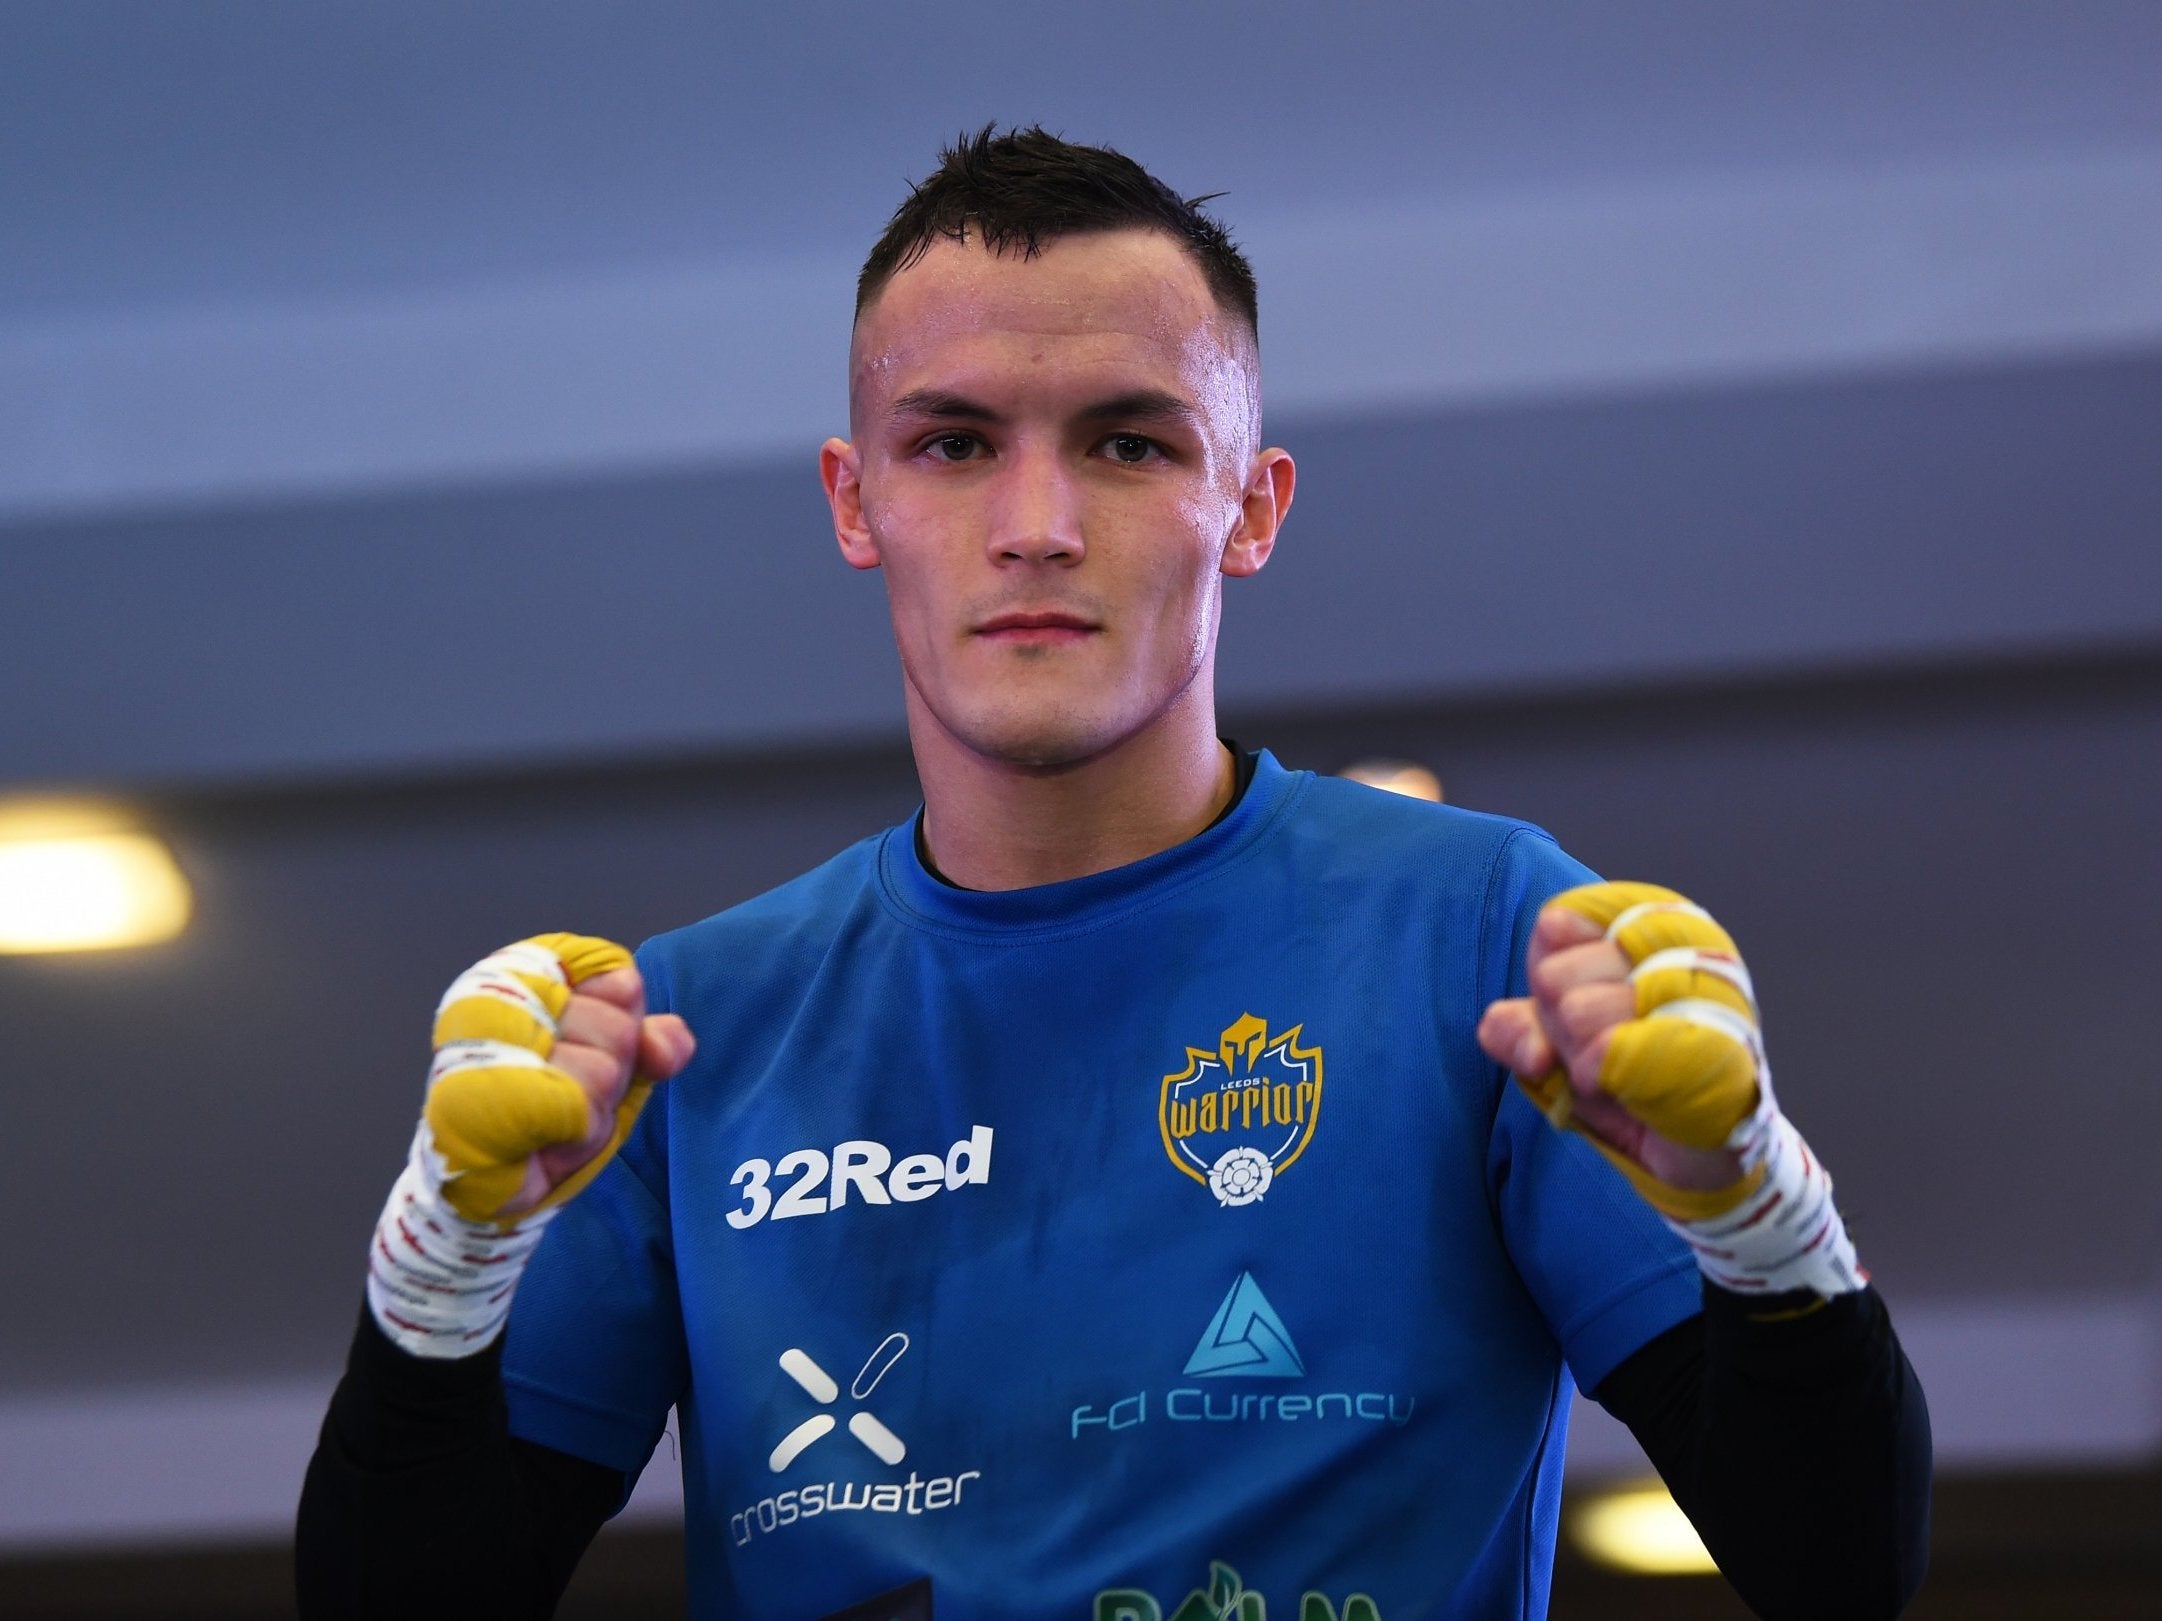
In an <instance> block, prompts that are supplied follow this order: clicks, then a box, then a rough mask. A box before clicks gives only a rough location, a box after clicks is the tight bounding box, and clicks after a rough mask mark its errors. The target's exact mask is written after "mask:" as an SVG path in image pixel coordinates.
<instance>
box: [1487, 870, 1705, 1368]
mask: <svg viewBox="0 0 2162 1621" xmlns="http://www.w3.org/2000/svg"><path fill="white" fill-rule="evenodd" d="M1597 877H1598V875H1597V874H1596V873H1594V872H1592V871H1591V870H1590V869H1589V868H1588V867H1586V866H1584V865H1583V864H1582V863H1581V862H1578V861H1575V860H1572V859H1571V858H1570V857H1568V856H1566V855H1564V854H1563V853H1562V852H1561V851H1560V850H1559V849H1558V848H1556V846H1555V844H1554V841H1553V840H1552V839H1550V838H1548V837H1547V836H1546V835H1545V834H1544V833H1541V832H1540V831H1539V830H1538V829H1536V828H1530V827H1519V828H1516V829H1514V830H1513V831H1512V832H1511V833H1510V834H1509V835H1508V836H1507V838H1506V839H1505V841H1504V843H1503V845H1502V848H1501V850H1500V852H1499V853H1498V854H1497V856H1496V857H1495V860H1494V863H1493V866H1492V867H1491V869H1490V870H1489V875H1488V884H1487V895H1486V903H1485V911H1484V915H1483V918H1482V925H1481V926H1482V933H1483V938H1482V940H1481V942H1480V950H1479V954H1478V964H1479V969H1478V971H1479V974H1480V983H1479V985H1478V986H1477V987H1476V990H1477V997H1478V1000H1477V1004H1476V1005H1477V1006H1478V1007H1479V1008H1482V1009H1483V1008H1484V1007H1485V1006H1486V1005H1487V1004H1488V1003H1490V1002H1493V1001H1495V1000H1497V999H1500V998H1503V997H1515V996H1523V995H1524V994H1526V985H1525V977H1524V956H1525V953H1526V951H1527V950H1528V949H1529V948H1530V945H1531V931H1532V926H1533V924H1534V923H1535V922H1536V921H1537V920H1538V916H1539V909H1540V908H1541V907H1542V906H1544V905H1545V904H1546V903H1547V901H1548V900H1550V899H1551V898H1552V897H1553V896H1554V895H1556V894H1558V893H1560V892H1561V891H1562V890H1564V889H1569V888H1572V887H1573V886H1575V885H1577V884H1586V883H1594V882H1596V881H1597ZM1495 1081H1496V1090H1497V1093H1498V1096H1497V1101H1496V1106H1495V1111H1494V1122H1493V1127H1492V1130H1491V1132H1490V1134H1489V1137H1488V1142H1487V1161H1486V1171H1487V1188H1488V1196H1489V1198H1490V1199H1491V1200H1492V1202H1493V1205H1494V1210H1495V1214H1496V1217H1497V1219H1498V1220H1499V1222H1500V1225H1501V1231H1502V1238H1503V1242H1504V1243H1505V1244H1506V1245H1507V1247H1508V1250H1509V1255H1510V1258H1511V1259H1512V1260H1513V1261H1514V1262H1515V1264H1516V1269H1517V1272H1518V1273H1519V1275H1521V1276H1522V1278H1523V1280H1524V1284H1525V1287H1526V1288H1528V1289H1529V1290H1530V1291H1531V1295H1532V1298H1533V1299H1534V1300H1535V1301H1536V1302H1537V1303H1538V1306H1539V1309H1540V1311H1541V1313H1542V1314H1543V1315H1544V1316H1545V1318H1546V1321H1547V1324H1548V1326H1549V1327H1550V1328H1551V1329H1552V1331H1553V1333H1554V1337H1555V1339H1556V1340H1557V1341H1558V1342H1559V1343H1560V1345H1561V1348H1562V1354H1563V1356H1564V1357H1565V1358H1566V1359H1567V1361H1568V1363H1569V1368H1570V1372H1571V1373H1572V1374H1573V1375H1574V1376H1575V1378H1576V1382H1577V1385H1578V1387H1579V1388H1581V1389H1584V1390H1589V1389H1591V1388H1593V1387H1594V1386H1595V1385H1597V1384H1598V1383H1599V1382H1600V1381H1601V1380H1603V1379H1604V1378H1605V1377H1606V1376H1607V1375H1608V1374H1609V1373H1611V1372H1612V1371H1613V1370H1614V1368H1615V1366H1616V1365H1617V1364H1618V1363H1620V1362H1621V1361H1622V1359H1623V1358H1625V1357H1627V1356H1628V1355H1629V1353H1630V1352H1632V1351H1634V1350H1636V1349H1637V1348H1638V1347H1639V1346H1641V1345H1643V1344H1645V1343H1646V1342H1647V1341H1649V1340H1651V1339H1653V1338H1654V1337H1656V1336H1657V1335H1659V1334H1660V1333H1662V1332H1664V1331H1665V1330H1667V1329H1669V1328H1671V1327H1673V1326H1674V1324H1676V1323H1678V1322H1681V1321H1682V1320H1683V1319H1684V1318H1687V1317H1689V1316H1691V1315H1693V1314H1694V1313H1696V1312H1697V1311H1698V1310H1700V1309H1701V1302H1700V1299H1699V1285H1698V1280H1697V1268H1696V1263H1695V1261H1694V1260H1693V1259H1692V1258H1691V1256H1690V1254H1689V1251H1688V1248H1687V1246H1685V1245H1684V1244H1683V1243H1682V1241H1681V1240H1680V1239H1679V1238H1677V1237H1675V1235H1674V1234H1673V1233H1672V1232H1670V1231H1669V1230H1668V1229H1667V1226H1666V1224H1665V1223H1664V1222H1662V1221H1661V1220H1660V1219H1659V1216H1658V1213H1657V1212H1656V1211H1654V1210H1653V1209H1652V1208H1651V1206H1650V1205H1648V1204H1646V1203H1645V1202H1644V1201H1643V1199H1641V1198H1640V1197H1638V1195H1637V1193H1636V1190H1635V1189H1633V1188H1631V1187H1630V1186H1629V1184H1628V1183H1627V1182H1626V1181H1624V1180H1623V1179H1622V1176H1621V1174H1620V1173H1619V1172H1617V1171H1616V1170H1615V1169H1614V1168H1613V1166H1611V1165H1609V1164H1608V1163H1607V1162H1606V1160H1605V1159H1603V1158H1601V1157H1600V1155H1599V1153H1598V1152H1597V1151H1596V1150H1595V1149H1593V1148H1592V1146H1591V1145H1590V1144H1589V1143H1587V1142H1586V1141H1584V1139H1583V1138H1582V1137H1580V1136H1578V1135H1577V1134H1576V1133H1574V1132H1566V1131H1556V1130H1555V1129H1554V1128H1553V1127H1552V1126H1550V1125H1548V1124H1547V1122H1546V1119H1545V1117H1544V1116H1542V1115H1541V1114H1540V1113H1539V1111H1538V1110H1537V1109H1536V1108H1534V1107H1533V1106H1532V1104H1531V1101H1530V1099H1528V1098H1527V1097H1525V1096H1524V1093H1523V1091H1522V1089H1521V1088H1519V1087H1518V1086H1517V1085H1516V1083H1515V1082H1514V1081H1513V1080H1511V1079H1510V1078H1509V1077H1508V1076H1507V1075H1506V1074H1505V1073H1503V1072H1501V1071H1500V1070H1499V1069H1497V1070H1496V1072H1495Z"/></svg>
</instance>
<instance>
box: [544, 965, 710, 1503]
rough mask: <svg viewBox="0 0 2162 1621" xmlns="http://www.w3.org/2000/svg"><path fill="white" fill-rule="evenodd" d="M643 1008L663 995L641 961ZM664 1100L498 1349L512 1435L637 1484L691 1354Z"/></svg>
mask: <svg viewBox="0 0 2162 1621" xmlns="http://www.w3.org/2000/svg"><path fill="white" fill-rule="evenodd" d="M640 967H641V968H642V969H644V970H645V973H646V983H647V986H648V990H649V1005H651V1006H653V1010H654V1011H664V1008H663V1007H661V1006H660V1005H658V1004H657V999H656V998H655V997H654V995H653V993H654V992H655V991H656V990H658V989H659V988H660V986H661V983H662V982H661V981H660V979H659V977H658V976H657V975H656V974H655V973H654V972H653V965H651V964H650V963H648V962H646V961H645V960H644V954H643V953H641V960H640ZM668 1100H669V1091H668V1088H667V1087H666V1086H660V1087H656V1088H655V1089H654V1092H653V1095H652V1097H651V1099H650V1100H649V1101H648V1103H647V1104H646V1108H645V1112H644V1113H643V1114H641V1115H640V1116H639V1120H638V1124H637V1126H636V1127H635V1128H633V1130H632V1132H631V1135H630V1136H629V1138H628V1139H626V1141H625V1142H624V1145H623V1148H622V1150H621V1151H620V1152H619V1153H618V1154H617V1155H616V1157H615V1159H614V1161H613V1162H611V1163H610V1164H609V1166H608V1168H607V1169H606V1170H604V1171H603V1172H601V1174H600V1175H599V1176H597V1177H595V1178H594V1179H593V1182H592V1184H591V1185H590V1186H588V1187H587V1188H586V1189H585V1190H584V1191H583V1192H581V1193H580V1194H579V1195H578V1197H577V1198H575V1199H573V1200H571V1201H570V1202H569V1203H568V1204H566V1205H565V1206H564V1207H563V1209H562V1210H561V1211H560V1212H559V1213H558V1214H557V1216H556V1218H555V1220H554V1221H552V1222H551V1223H550V1224H549V1226H548V1231H547V1234H546V1236H545V1237H543V1238H542V1240H541V1243H540V1247H539V1248H538V1249H536V1250H535V1251H534V1252H533V1259H532V1261H531V1263H530V1264H529V1265H528V1267H527V1270H526V1274H525V1277H524V1278H523V1280H521V1282H520V1283H519V1286H518V1294H517V1297H516V1299H515V1301H514V1302H513V1304H512V1306H511V1315H510V1323H509V1326H508V1328H507V1329H506V1331H505V1334H504V1342H503V1388H504V1395H505V1398H506V1400H507V1402H508V1404H509V1410H510V1430H511V1433H512V1434H513V1435H515V1436H518V1437H520V1438H522V1439H524V1440H528V1441H533V1442H537V1443H538V1444H540V1445H542V1446H546V1447H553V1448H554V1449H555V1450H557V1451H559V1452H567V1453H569V1454H571V1455H572V1456H573V1457H578V1458H587V1459H590V1460H592V1461H593V1462H595V1463H599V1464H605V1465H606V1466H607V1467H609V1468H611V1469H614V1470H618V1471H620V1472H621V1473H622V1474H623V1476H624V1477H625V1491H626V1492H628V1490H629V1488H630V1486H631V1485H632V1484H635V1483H636V1481H637V1478H638V1475H639V1472H640V1471H641V1470H643V1469H644V1468H645V1464H646V1460H647V1459H648V1458H650V1457H651V1456H652V1455H653V1448H654V1445H655V1443H657V1442H658V1441H659V1440H660V1437H661V1432H662V1430H663V1429H664V1428H665V1427H666V1425H667V1422H668V1411H669V1409H670V1408H671V1407H673V1406H674V1405H675V1402H676V1399H677V1397H678V1396H680V1395H681V1394H682V1393H683V1390H684V1388H685V1385H686V1383H687V1380H688V1366H689V1357H688V1353H687V1351H686V1349H685V1346H684V1336H683V1315H682V1307H681V1303H680V1300H679V1297H678V1295H677V1291H676V1269H675V1246H674V1241H673V1235H672V1232H671V1228H670V1224H669V1216H668V1202H667V1196H666V1190H667V1186H668V1182H667V1155H666V1143H667V1126H668V1116H669V1107H668Z"/></svg>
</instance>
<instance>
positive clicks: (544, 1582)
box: [295, 1311, 623, 1621]
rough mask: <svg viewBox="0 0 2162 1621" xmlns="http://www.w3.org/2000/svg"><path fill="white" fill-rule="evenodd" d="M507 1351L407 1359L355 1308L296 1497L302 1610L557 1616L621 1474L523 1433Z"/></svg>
mask: <svg viewBox="0 0 2162 1621" xmlns="http://www.w3.org/2000/svg"><path fill="white" fill-rule="evenodd" d="M500 1361H501V1358H500V1349H499V1347H496V1346H491V1347H490V1348H489V1349H487V1350H485V1351H482V1352H480V1353H478V1354H476V1355H474V1356H470V1357H465V1358H460V1359H456V1360H436V1359H429V1360H424V1359H422V1358H418V1357H414V1356H410V1355H408V1354H407V1353H406V1352H404V1351H401V1350H400V1349H398V1347H397V1346H395V1345H393V1344H392V1343H391V1342H390V1341H389V1340H388V1339H386V1338H385V1337H384V1336H383V1334H382V1332H381V1331H380V1330H379V1329H378V1328H377V1326H376V1324H375V1322H374V1320H373V1318H372V1317H371V1316H370V1315H369V1314H368V1313H367V1312H365V1311H364V1312H363V1313H362V1314H361V1322H360V1327H359V1329H358V1331H357V1332H356V1333H355V1335H354V1339H353V1345H352V1350H351V1353H350V1355H349V1357H348V1359H347V1364H346V1372H345V1377H344V1378H343V1379H342V1380H340V1381H339V1384H338V1388H337V1392H336V1393H335V1394H334V1395H333V1396H332V1398H331V1404H330V1412H329V1415H328V1417H327V1418H326V1419H325V1420H324V1423H323V1429H322V1434H321V1436H320V1438H319V1440H318V1442H317V1445H316V1451H315V1456H314V1457H313V1459H311V1460H310V1462H309V1465H308V1474H307V1481H306V1484H305V1486H304V1487H303V1489H302V1493H301V1501H300V1515H299V1524H298V1528H297V1539H296V1548H295V1564H296V1575H297V1581H298V1589H299V1603H300V1615H301V1616H302V1618H303V1621H315V1618H318V1617H321V1618H328V1617H340V1618H344V1617H362V1616H368V1617H374V1616H384V1617H389V1616H396V1617H401V1618H403V1617H412V1618H423V1617H429V1616H437V1615H441V1616H453V1615H455V1616H458V1617H460V1618H461V1621H463V1618H465V1617H470V1616H474V1615H491V1616H504V1617H529V1616H530V1617H545V1616H548V1615H549V1614H551V1613H552V1612H553V1610H554V1608H555V1604H556V1601H557V1599H558V1597H559V1596H560V1595H561V1593H562V1591H563V1588H564V1586H565V1584H566V1583H567V1582H568V1581H569V1579H570V1575H571V1571H572V1569H573V1568H574V1567H575V1565H576V1564H577V1561H578V1559H579V1557H580V1555H581V1554H583V1552H584V1551H585V1548H586V1545H587V1544H588V1543H589V1542H590V1541H591V1540H592V1538H593V1535H594V1533H595V1531H597V1530H598V1529H599V1527H600V1525H601V1523H602V1521H603V1520H605V1519H606V1517H607V1516H608V1514H609V1513H610V1512H612V1511H613V1509H614V1508H615V1506H616V1504H617V1502H618V1500H619V1499H620V1497H621V1495H622V1489H623V1477H622V1476H621V1475H620V1474H619V1473H617V1472H616V1471H615V1470H612V1469H607V1468H604V1467H602V1466H601V1465H599V1464H594V1463H589V1462H587V1461H586V1460H584V1459H578V1458H571V1457H568V1456H566V1455H564V1454H562V1453H558V1452H553V1451H550V1450H549V1449H547V1448H543V1447H536V1446H532V1445H530V1444H529V1443H526V1442H522V1441H518V1440H516V1439H514V1438H513V1437H512V1436H511V1434H510V1431H509V1424H508V1419H507V1415H506V1413H505V1409H504V1401H503V1384H502V1375H501V1368H500Z"/></svg>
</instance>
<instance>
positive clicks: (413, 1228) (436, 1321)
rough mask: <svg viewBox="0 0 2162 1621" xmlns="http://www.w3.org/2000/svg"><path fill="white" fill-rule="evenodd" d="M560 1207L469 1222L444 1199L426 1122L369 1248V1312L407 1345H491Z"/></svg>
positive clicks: (442, 1348) (450, 1351) (448, 1352)
mask: <svg viewBox="0 0 2162 1621" xmlns="http://www.w3.org/2000/svg"><path fill="white" fill-rule="evenodd" d="M554 1214H555V1212H554V1211H553V1210H552V1209H551V1210H543V1211H538V1212H535V1213H534V1214H531V1215H528V1216H525V1217H523V1218H521V1219H519V1220H517V1221H514V1222H509V1223H496V1222H475V1221H468V1220H466V1218H465V1217H463V1216H461V1215H459V1214H458V1213H457V1211H455V1210H453V1209H452V1208H451V1207H450V1204H449V1202H448V1201H447V1200H446V1199H445V1198H444V1197H443V1163H442V1156H441V1154H439V1153H438V1152H437V1151H436V1148H435V1142H434V1138H433V1135H432V1134H431V1133H430V1131H429V1129H428V1126H427V1124H426V1122H425V1121H424V1122H422V1124H421V1127H420V1129H419V1130H418V1131H417V1132H415V1133H414V1136H413V1146H412V1149H411V1152H410V1153H409V1154H408V1156H407V1159H406V1166H405V1169H404V1171H402V1172H401V1173H400V1174H399V1176H398V1180H397V1181H396V1182H395V1183H393V1184H392V1186H391V1190H390V1197H389V1199H388V1200H387V1201H385V1203H384V1206H383V1213H382V1215H381V1217H380V1218H378V1220H377V1222H376V1228H375V1237H374V1240H373V1242H372V1244H371V1245H370V1248H369V1252H368V1310H369V1312H370V1314H371V1315H372V1316H373V1317H374V1318H375V1322H376V1326H377V1327H378V1328H380V1329H381V1330H382V1331H383V1334H384V1336H385V1337H386V1338H388V1339H389V1340H390V1341H391V1342H392V1343H393V1344H395V1345H396V1346H398V1348H399V1349H400V1350H403V1351H406V1352H409V1353H410V1354H412V1355H414V1356H418V1357H428V1358H449V1357H466V1356H471V1355H473V1354H474V1353H475V1352H478V1351H482V1350H485V1349H486V1348H487V1347H489V1346H490V1345H492V1344H494V1343H495V1341H496V1339H497V1337H498V1336H500V1335H501V1333H502V1332H503V1324H504V1322H505V1320H506V1319H507V1318H508V1317H509V1316H510V1307H511V1297H512V1295H513V1294H514V1293H515V1292H516V1291H517V1287H518V1280H519V1278H520V1277H521V1276H522V1275H523V1274H524V1272H525V1267H526V1262H527V1261H528V1260H529V1259H530V1258H531V1256H532V1254H533V1250H534V1248H535V1246H537V1245H538V1244H539V1243H540V1239H541V1234H542V1232H543V1231H544V1230H545V1229H546V1227H547V1225H548V1223H549V1221H550V1220H551V1219H552V1218H553V1216H554Z"/></svg>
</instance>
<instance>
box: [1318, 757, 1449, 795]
mask: <svg viewBox="0 0 2162 1621" xmlns="http://www.w3.org/2000/svg"><path fill="white" fill-rule="evenodd" d="M1337 775H1338V776H1340V777H1349V778H1350V779H1351V780H1352V781H1353V782H1363V783H1365V784H1366V785H1367V787H1369V788H1380V789H1383V790H1385V791H1387V792H1389V793H1392V794H1403V795H1405V796H1406V797H1407V798H1411V799H1425V800H1431V801H1432V802H1433V803H1434V804H1437V805H1438V804H1440V803H1441V798H1442V795H1441V779H1440V778H1439V777H1437V776H1435V775H1434V773H1433V772H1431V771H1429V770H1427V769H1426V767H1425V766H1423V765H1414V764H1413V763H1412V762H1411V761H1409V760H1361V761H1359V762H1358V764H1356V765H1347V766H1345V767H1344V769H1343V770H1341V771H1339V772H1338V773H1337Z"/></svg>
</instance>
